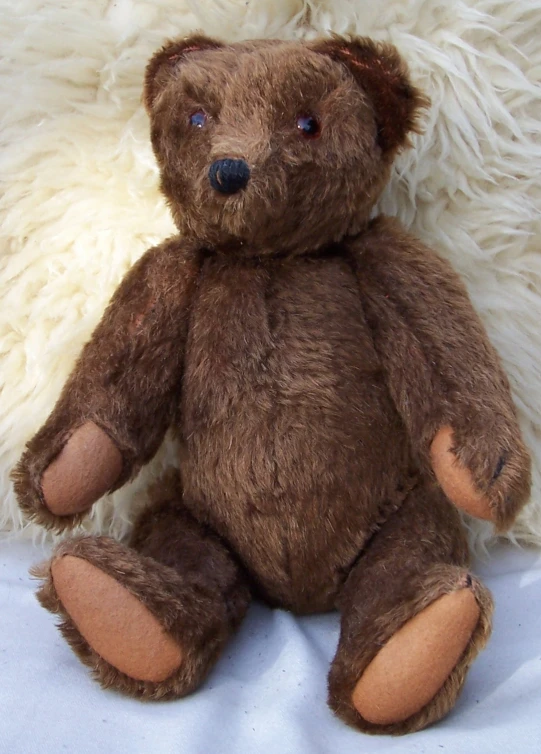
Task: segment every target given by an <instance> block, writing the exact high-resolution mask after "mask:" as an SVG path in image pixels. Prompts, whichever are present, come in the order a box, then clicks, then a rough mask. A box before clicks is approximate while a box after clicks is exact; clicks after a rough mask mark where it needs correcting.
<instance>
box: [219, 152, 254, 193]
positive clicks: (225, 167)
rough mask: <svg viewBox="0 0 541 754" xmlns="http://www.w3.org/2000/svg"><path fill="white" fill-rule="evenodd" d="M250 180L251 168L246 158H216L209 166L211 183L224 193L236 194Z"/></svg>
mask: <svg viewBox="0 0 541 754" xmlns="http://www.w3.org/2000/svg"><path fill="white" fill-rule="evenodd" d="M249 180H250V168H249V167H248V164H247V163H246V162H245V160H232V159H229V158H227V159H224V160H216V161H215V162H213V163H212V165H211V166H210V168H209V181H210V185H211V186H212V188H213V189H215V190H216V191H220V193H222V194H236V193H237V191H240V190H241V189H243V188H245V186H246V184H247V183H248V181H249Z"/></svg>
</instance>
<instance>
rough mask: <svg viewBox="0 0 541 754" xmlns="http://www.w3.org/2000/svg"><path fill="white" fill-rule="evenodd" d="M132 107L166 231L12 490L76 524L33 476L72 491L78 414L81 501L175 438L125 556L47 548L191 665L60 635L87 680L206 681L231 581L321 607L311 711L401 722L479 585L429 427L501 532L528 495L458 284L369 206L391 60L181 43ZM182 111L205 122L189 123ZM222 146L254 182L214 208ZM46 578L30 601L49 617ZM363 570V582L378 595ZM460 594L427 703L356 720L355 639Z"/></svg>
mask: <svg viewBox="0 0 541 754" xmlns="http://www.w3.org/2000/svg"><path fill="white" fill-rule="evenodd" d="M144 99H145V103H146V106H147V108H148V110H149V114H150V119H151V126H152V130H151V133H152V143H153V146H154V150H155V153H156V157H157V160H158V163H159V165H160V168H161V174H162V189H163V192H164V194H165V196H166V199H167V201H168V203H169V205H170V207H171V210H172V214H173V217H174V219H175V221H176V223H177V226H178V229H179V231H180V235H179V236H177V237H174V238H172V239H170V240H168V241H166V242H164V243H163V244H161V245H160V246H158V247H155V248H153V249H151V250H150V251H149V252H147V253H146V254H145V255H144V256H143V257H142V259H141V260H140V261H139V262H138V263H137V264H136V265H135V266H134V267H133V269H132V270H131V271H130V272H129V273H128V275H127V276H126V278H125V279H124V281H123V283H122V284H121V285H120V287H119V289H118V290H117V292H116V294H115V295H114V297H113V299H112V301H111V304H110V306H109V307H108V309H107V311H106V312H105V315H104V317H103V319H102V321H101V323H100V324H99V325H98V327H97V328H96V330H95V332H94V334H93V336H92V338H91V340H90V341H89V342H88V343H87V345H86V346H85V348H84V349H83V352H82V354H81V356H80V358H79V360H78V362H77V364H76V366H75V369H74V371H73V373H72V375H71V377H70V379H69V380H68V382H67V384H66V386H65V387H64V390H63V392H62V395H61V397H60V399H59V401H58V403H57V405H56V407H55V409H54V411H53V412H52V414H51V416H50V418H49V419H48V421H47V422H46V424H45V425H44V427H43V428H42V429H41V430H40V432H38V434H37V435H36V436H35V437H34V438H33V439H32V440H31V441H30V443H29V444H28V448H27V450H26V452H25V454H24V456H23V458H22V459H21V461H20V463H19V464H18V466H17V468H16V470H15V473H14V480H15V490H16V493H17V495H18V497H19V500H20V503H21V506H22V507H23V510H24V511H25V513H26V514H27V515H28V516H29V517H30V518H32V519H33V520H34V521H37V522H39V523H42V524H43V525H44V526H47V527H50V528H53V529H57V530H61V529H63V528H65V527H67V526H72V525H74V524H76V523H77V522H78V520H79V518H80V515H81V513H80V501H78V500H77V492H76V490H75V492H74V493H73V510H74V511H75V513H74V515H71V516H70V515H63V516H57V515H54V513H53V512H52V510H50V508H49V507H48V498H47V495H46V494H45V493H44V489H45V487H44V483H43V480H44V478H45V477H44V474H45V473H46V470H47V469H48V468H49V467H50V466H51V464H56V469H57V470H56V474H55V478H56V479H57V480H58V484H59V485H62V479H63V476H62V475H63V472H64V474H65V479H66V484H67V483H68V481H69V484H71V480H68V477H69V468H67V465H66V461H65V458H66V455H63V454H65V449H66V448H67V447H68V446H69V444H70V442H71V441H72V438H73V437H74V435H75V433H77V431H78V430H80V428H81V427H83V426H85V425H88V424H89V423H91V424H94V425H96V427H97V428H98V437H99V436H100V433H101V437H102V438H103V439H104V441H105V442H106V445H107V447H108V446H109V445H108V444H109V443H110V441H112V442H113V444H114V446H115V447H116V451H115V452H119V453H120V454H121V456H122V468H121V471H120V473H119V475H118V478H117V479H116V481H115V482H114V484H113V486H112V488H111V487H110V484H109V483H108V482H104V485H103V489H102V490H99V489H98V488H97V487H95V486H93V488H92V489H96V495H95V497H96V499H98V498H99V496H100V494H101V493H105V492H107V491H111V490H114V489H117V488H119V487H120V486H122V485H123V484H125V483H126V482H127V481H128V480H129V479H130V478H131V477H133V475H135V474H136V473H137V472H138V470H139V469H140V468H141V466H142V465H143V464H144V463H146V462H148V461H149V460H150V459H151V458H152V456H153V455H154V454H155V453H156V451H157V450H158V447H159V445H160V443H161V442H162V440H163V437H164V435H165V432H166V431H167V430H168V429H169V428H171V430H172V432H173V434H174V435H175V436H176V438H177V440H178V443H179V446H180V470H181V485H179V487H178V492H177V494H176V496H175V497H174V501H173V502H169V504H168V505H167V506H166V507H165V508H164V507H163V504H162V503H161V502H159V503H157V504H156V506H158V507H156V508H151V509H150V511H149V512H148V513H147V514H146V516H144V517H143V519H142V520H141V521H140V522H139V524H137V525H136V527H135V530H134V539H133V541H132V547H131V548H126V547H125V546H123V545H120V544H114V543H111V541H110V540H107V539H105V540H103V539H99V538H98V539H96V538H88V539H82V540H77V539H75V540H71V541H69V542H68V543H67V544H64V545H62V547H61V549H60V550H59V551H58V552H57V553H56V554H55V556H54V558H57V557H62V555H65V554H67V553H69V554H71V555H75V556H76V557H83V558H85V559H87V560H88V562H89V563H91V564H93V565H95V566H96V567H97V568H100V569H102V570H104V571H105V572H106V573H109V574H110V575H112V576H114V577H115V578H117V580H118V581H119V582H120V583H121V584H122V585H123V586H124V587H125V588H126V589H128V590H129V591H130V592H131V593H132V594H134V595H136V596H137V597H139V599H141V601H143V602H144V603H145V604H146V605H147V607H149V609H150V610H151V612H153V613H154V615H155V616H156V617H157V618H158V619H159V620H160V621H161V624H162V626H163V627H164V629H166V630H167V631H169V633H170V634H171V635H173V636H176V635H178V641H179V644H180V645H181V646H182V648H183V649H184V648H185V647H186V646H188V657H189V660H187V661H186V663H183V665H182V666H181V668H180V669H179V672H178V674H177V675H175V676H173V677H172V678H170V679H169V680H168V681H165V682H162V683H161V684H158V685H157V686H154V687H152V688H150V687H149V686H148V685H147V684H141V683H140V682H137V683H135V685H134V683H132V681H133V679H127V678H126V677H124V676H122V674H118V673H117V675H115V671H114V668H113V669H112V668H111V667H110V666H108V665H104V661H102V660H101V658H97V657H96V653H94V652H93V650H92V648H91V647H90V646H89V645H88V643H87V642H85V641H84V640H83V639H82V637H79V636H78V632H77V628H76V626H75V625H74V624H73V623H72V622H71V621H70V619H69V616H67V615H64V616H63V617H64V628H63V630H64V633H65V635H66V636H67V638H68V640H69V641H70V643H71V644H72V646H74V648H75V650H76V651H77V652H78V653H79V655H80V656H81V657H82V658H83V659H84V661H85V662H87V663H90V664H92V665H93V666H94V667H95V669H96V672H97V675H98V677H99V678H100V680H102V682H104V683H106V684H107V685H116V686H117V687H118V688H122V689H124V690H127V691H129V692H130V693H134V694H136V695H138V696H140V697H142V698H146V697H149V696H150V697H154V698H162V697H171V696H178V695H182V694H184V693H187V691H190V690H193V688H194V687H195V686H196V685H197V684H198V683H199V682H200V681H201V680H202V678H203V677H204V674H205V673H206V672H207V671H208V669H209V667H210V665H211V663H212V661H213V660H214V659H215V658H216V656H217V654H218V652H219V650H220V649H221V648H222V647H223V644H224V642H225V639H226V638H227V636H228V635H229V634H230V633H231V631H232V630H233V629H234V628H235V627H236V626H237V625H238V623H239V621H240V619H241V618H242V615H243V613H244V611H245V610H246V607H247V601H248V597H247V594H248V591H247V590H248V586H249V587H250V590H251V592H252V593H254V594H257V595H258V596H260V597H263V598H264V599H266V600H267V601H269V602H270V603H272V604H275V605H279V606H282V607H285V608H288V609H291V610H293V611H295V612H297V613H310V612H315V611H323V610H330V609H333V608H334V607H336V606H338V607H339V608H340V609H341V611H342V620H343V627H344V632H343V637H342V639H341V643H340V645H339V650H338V655H337V660H336V663H335V665H334V666H333V669H332V671H331V677H330V703H331V706H332V707H333V709H335V711H336V712H337V713H338V714H340V715H341V716H342V717H343V718H344V719H345V720H346V721H347V722H350V723H351V724H354V725H356V726H357V727H358V728H360V729H361V730H366V731H367V732H390V733H404V732H408V731H412V730H417V729H419V728H420V727H423V726H424V725H426V724H428V723H429V722H432V721H434V720H436V719H438V718H439V717H441V715H442V714H445V712H447V711H448V710H449V709H450V707H451V706H452V704H453V703H454V700H455V698H456V696H457V694H458V692H459V691H460V689H461V687H462V684H463V682H464V679H465V673H466V670H467V668H468V667H469V665H470V664H471V662H472V660H473V658H474V656H475V655H476V653H477V652H478V651H479V649H480V648H481V647H482V645H483V644H484V641H485V640H486V638H487V635H488V633H489V629H490V598H489V597H488V595H487V593H486V590H485V589H484V588H483V587H482V586H481V585H480V584H478V582H474V581H473V580H472V578H471V577H470V576H469V575H468V574H467V572H466V571H465V570H464V565H465V563H466V561H467V546H466V542H465V537H464V533H463V530H462V526H461V524H460V521H459V517H458V514H457V513H456V511H455V510H454V509H453V507H452V505H451V502H452V501H451V502H450V501H449V500H447V499H446V498H445V496H444V495H443V494H442V493H441V491H440V490H439V488H438V484H437V480H436V479H435V477H434V474H433V472H432V470H431V466H430V445H431V443H432V441H433V439H434V437H435V435H436V433H437V432H438V431H439V430H440V429H441V428H442V427H445V426H451V427H452V428H453V431H454V447H453V452H454V453H455V454H456V458H457V459H458V462H459V463H460V464H461V465H462V466H464V467H465V468H467V469H468V470H469V472H470V473H471V477H472V484H473V485H474V486H475V488H476V489H478V490H480V491H482V492H483V493H484V494H485V496H486V498H487V500H488V506H489V510H490V514H491V515H492V517H493V518H494V521H495V522H496V524H497V525H498V526H499V527H501V528H505V527H507V526H509V525H510V524H511V523H512V522H513V520H514V518H515V516H516V515H517V513H518V511H519V510H520V509H521V507H522V506H523V505H524V503H525V502H526V500H527V498H528V495H529V488H530V459H529V456H528V453H527V451H526V449H525V447H524V444H523V442H522V439H521V434H520V430H519V427H518V422H517V417H516V411H515V409H514V406H513V403H512V399H511V395H510V389H509V383H508V381H507V378H506V377H505V375H504V372H503V370H502V367H501V364H500V362H499V359H498V357H497V355H496V352H495V351H494V349H493V348H492V346H491V345H490V343H489V341H488V338H487V336H486V333H485V332H484V329H483V327H482V325H481V323H480V320H479V318H478V317H477V315H476V314H475V312H474V310H473V307H472V305H471V303H470V301H469V298H468V295H467V293H466V290H465V288H464V286H463V284H462V283H461V282H460V281H459V279H458V277H457V276H456V274H455V273H454V272H453V271H452V269H451V268H450V266H449V265H448V264H447V263H445V262H443V261H442V260H441V259H439V257H438V256H437V255H436V254H435V253H434V252H432V251H431V250H429V249H428V248H426V247H425V246H423V245H422V244H421V243H420V242H418V241H417V240H416V239H415V238H413V237H412V236H410V235H409V234H408V233H407V232H406V231H405V230H403V229H402V227H401V226H400V225H399V224H398V223H397V222H396V221H394V220H390V219H388V218H386V217H383V216H380V217H377V218H375V219H371V213H372V211H373V207H374V205H375V203H376V201H377V199H378V198H379V196H380V194H381V192H382V191H383V189H384V186H385V184H386V182H387V181H388V178H389V175H390V170H391V165H392V162H393V159H394V157H395V155H396V153H397V151H398V150H399V149H401V148H404V147H405V146H406V145H407V143H408V134H409V133H410V132H411V130H412V129H415V128H416V123H417V115H418V113H419V110H420V109H421V108H422V107H424V106H425V105H426V100H425V99H424V97H423V96H422V95H421V93H420V92H419V91H418V90H417V89H416V88H415V87H414V86H413V85H412V84H411V82H410V80H409V76H408V73H407V69H406V67H405V64H404V63H403V62H402V61H401V60H400V58H399V56H398V54H397V52H396V50H395V49H394V48H393V47H391V46H389V45H385V44H380V43H375V42H373V41H372V40H369V39H361V38H357V39H353V40H349V39H343V38H340V37H335V38H334V39H332V40H316V41H313V42H308V43H288V42H278V41H263V42H251V43H241V44H239V45H222V44H221V43H219V42H217V41H216V40H208V39H206V38H204V37H201V36H200V35H199V36H195V37H191V38H188V39H186V40H182V41H177V42H171V43H168V44H167V45H166V46H165V47H164V48H163V49H162V50H161V51H159V52H158V53H157V55H156V56H155V57H154V58H153V60H152V61H151V63H150V64H149V67H148V69H147V77H146V81H145V95H144ZM201 109H204V110H205V111H206V113H207V115H208V122H207V124H206V125H205V126H204V127H203V128H198V127H194V126H193V125H191V124H190V114H191V113H193V112H194V111H198V110H201ZM307 113H308V114H314V115H315V116H316V117H317V118H318V120H319V122H320V124H321V135H320V136H319V137H318V138H316V139H306V138H305V137H304V136H303V135H302V133H300V132H299V130H298V129H297V127H296V118H297V117H298V115H299V114H307ZM398 116H400V117H398ZM223 157H235V158H242V159H245V160H246V161H247V162H248V163H249V166H250V171H251V176H250V180H249V183H248V185H247V186H246V188H245V189H243V190H242V191H241V192H239V193H238V194H234V195H232V196H229V195H228V196H225V197H224V196H223V195H222V194H219V193H218V192H215V191H214V190H213V189H212V187H211V185H210V183H209V180H208V170H209V167H210V165H211V164H212V163H213V161H214V160H217V159H221V158H223ZM81 453H82V459H83V461H85V460H86V462H87V463H88V464H92V463H93V461H94V460H95V458H96V457H97V456H95V455H93V454H92V453H91V450H90V449H86V450H85V449H84V448H83V449H82V451H81ZM85 453H86V455H85ZM63 464H64V465H63ZM99 473H100V470H99V468H96V469H95V474H96V477H97V478H98V479H99ZM186 511H188V512H189V513H187V512H186ZM192 517H193V519H192ZM410 523H411V528H410V526H409V524H410ZM380 553H383V555H384V557H386V558H388V562H383V564H382V563H381V561H380V558H381V557H382V555H381V554H380ZM372 557H373V558H374V562H372ZM389 562H390V563H391V565H389ZM239 569H240V570H239ZM372 569H373V570H372ZM147 573H148V580H147V579H146V574H147ZM408 573H409V574H410V578H409V579H408V581H407V588H406V586H405V585H404V583H403V582H402V579H403V578H404V577H405V575H406V574H408ZM45 578H46V584H45V586H44V588H43V591H42V600H43V602H44V604H45V605H46V606H48V607H49V609H52V610H54V611H57V612H60V614H63V607H62V605H60V604H59V601H58V599H57V598H56V595H55V591H54V583H53V582H52V580H50V579H49V577H48V576H47V575H45ZM367 578H369V582H368V584H369V588H373V585H374V584H377V583H378V582H379V581H381V582H382V585H381V587H380V588H377V589H376V590H375V592H374V595H373V596H372V597H370V596H368V595H367V594H366V593H363V588H366V587H363V584H364V582H365V579H367ZM192 582H193V583H194V586H193V587H192ZM352 584H354V585H355V586H354V588H352V586H351V585H352ZM348 585H349V586H348ZM81 588H84V585H81ZM459 588H469V589H471V590H472V592H473V594H474V596H475V598H476V600H477V602H478V604H479V608H480V616H481V617H480V619H479V623H478V625H477V627H476V629H475V631H474V632H473V634H472V636H471V638H470V641H469V644H468V645H467V647H466V648H465V650H464V655H463V657H462V658H461V660H460V661H459V663H458V665H457V666H456V667H455V668H454V670H453V671H452V673H451V675H450V676H449V678H448V679H447V681H446V682H445V683H444V685H443V686H442V688H441V690H440V691H439V692H438V694H437V695H436V696H435V697H434V699H433V700H431V701H430V702H429V703H428V704H427V705H426V706H424V707H423V709H421V710H419V711H418V713H416V714H415V715H413V716H412V717H410V718H408V719H407V720H405V721H402V720H401V721H399V722H397V723H396V724H393V725H380V726H374V725H371V724H367V723H366V721H363V720H362V719H361V718H360V716H359V715H356V716H355V714H353V715H352V714H351V709H352V707H351V700H350V696H351V684H352V681H354V680H355V679H358V678H359V677H360V676H361V675H362V672H363V670H364V669H365V667H366V666H367V663H368V662H369V661H370V660H371V659H372V657H373V656H374V654H375V651H376V646H375V644H374V643H373V642H372V643H370V644H369V645H367V638H368V637H373V636H374V631H375V632H376V633H375V636H376V637H377V636H380V637H381V641H385V640H386V639H388V638H389V637H390V636H391V635H392V634H393V633H394V632H395V631H397V629H398V628H399V627H400V626H401V625H403V623H404V622H406V621H407V620H408V619H409V618H412V617H413V616H414V615H415V614H417V613H418V612H419V611H420V610H422V609H423V608H424V607H426V606H427V605H428V604H430V603H431V602H433V601H434V600H435V599H436V598H437V597H439V596H441V595H442V594H445V593H448V592H449V591H452V590H453V589H459ZM194 590H195V591H194ZM372 603H373V604H372ZM104 609H106V606H104ZM64 612H65V611H64ZM199 632H201V633H199ZM121 640H122V637H121V636H120V637H119V641H121Z"/></svg>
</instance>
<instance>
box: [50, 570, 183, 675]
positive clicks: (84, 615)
mask: <svg viewBox="0 0 541 754" xmlns="http://www.w3.org/2000/svg"><path fill="white" fill-rule="evenodd" d="M51 574H52V578H53V582H54V586H55V589H56V593H57V595H58V598H59V599H60V601H61V603H62V605H63V606H64V609H65V610H66V612H67V613H68V614H69V616H70V618H71V619H72V621H73V623H74V624H75V626H76V627H77V629H78V630H79V631H80V633H81V634H82V636H83V638H84V639H86V641H87V642H88V644H90V646H91V647H92V649H93V650H94V651H95V652H96V653H97V654H98V655H100V657H102V658H103V659H104V660H105V661H106V662H108V663H109V664H110V665H113V666H114V667H115V668H117V669H118V670H120V671H121V672H122V673H125V674H126V675H128V676H130V678H134V679H136V680H138V681H151V682H153V683H158V682H160V681H164V680H166V679H167V678H169V676H171V675H172V674H173V673H174V672H175V670H177V669H178V667H179V666H180V663H181V662H182V651H181V649H180V647H179V646H178V644H177V643H176V642H175V641H174V640H173V638H172V637H171V636H169V635H168V634H167V633H166V632H165V630H164V629H163V628H162V626H161V625H160V623H159V621H158V619H157V618H155V617H154V616H153V615H152V613H151V612H150V611H149V610H148V609H147V608H146V607H145V606H144V605H143V604H142V603H141V602H140V601H139V600H138V599H137V597H135V596H134V595H133V594H131V592H129V591H128V590H127V589H126V588H125V587H123V586H122V585H121V584H120V583H119V582H118V581H116V579H114V578H113V577H112V576H109V575H108V574H106V573H104V572H103V571H101V570H100V569H99V568H97V567H96V566H94V565H92V564H91V563H89V562H88V561H86V560H83V559H82V558H78V557H75V556H73V555H64V556H63V557H60V558H58V559H56V560H54V561H53V563H52V566H51Z"/></svg>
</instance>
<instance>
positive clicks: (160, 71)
mask: <svg viewBox="0 0 541 754" xmlns="http://www.w3.org/2000/svg"><path fill="white" fill-rule="evenodd" d="M220 47H223V43H222V42H219V41H218V40H216V39H211V38H210V37H206V36H204V35H203V34H193V35H192V36H189V37H185V38H184V39H177V40H173V41H171V42H168V43H167V44H165V45H164V46H163V47H162V48H161V50H158V52H156V53H155V54H154V55H153V56H152V58H151V59H150V61H149V63H148V65H147V67H146V71H145V84H144V91H143V101H144V103H145V107H146V109H147V111H148V112H150V111H151V110H152V107H153V105H154V103H155V101H156V98H157V97H158V95H159V94H160V92H161V91H162V90H163V89H164V87H165V86H166V84H167V82H168V81H169V79H170V78H171V75H172V74H173V73H174V72H175V70H177V68H178V65H179V63H180V62H181V61H182V59H183V58H184V57H186V56H188V55H190V53H193V52H202V51H203V50H217V49H218V48H220Z"/></svg>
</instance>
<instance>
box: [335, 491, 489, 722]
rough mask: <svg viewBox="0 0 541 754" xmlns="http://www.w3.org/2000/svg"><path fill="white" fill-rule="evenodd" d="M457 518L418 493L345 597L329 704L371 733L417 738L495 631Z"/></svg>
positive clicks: (433, 494)
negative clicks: (472, 572) (471, 571)
mask: <svg viewBox="0 0 541 754" xmlns="http://www.w3.org/2000/svg"><path fill="white" fill-rule="evenodd" d="M468 561H469V554H468V547H467V542H466V538H465V533H464V531H463V527H462V524H461V522H460V519H459V516H458V513H457V511H456V510H455V509H454V506H452V505H451V503H449V502H448V501H447V499H446V498H445V497H444V495H443V493H442V492H441V491H440V490H438V489H435V488H434V487H429V486H428V485H427V486H419V487H418V488H416V489H414V490H413V491H412V492H411V493H410V496H409V497H408V498H407V500H406V501H405V502H404V504H403V506H402V508H401V509H400V510H399V511H398V512H397V513H395V514H394V515H393V517H392V518H391V519H390V520H389V521H388V522H387V523H386V524H384V526H383V527H382V528H381V529H380V531H379V532H378V533H377V534H375V535H374V537H373V538H372V540H371V541H370V543H369V544H368V546H367V548H366V550H365V551H364V552H363V553H362V555H361V556H360V558H359V560H358V561H357V563H356V564H355V565H354V567H353V568H352V570H351V572H350V574H349V576H348V579H347V580H346V583H345V585H344V587H343V590H342V592H341V594H340V596H339V602H338V607H339V609H340V610H341V613H342V625H341V634H340V641H339V644H338V650H337V653H336V656H335V658H334V661H333V663H332V666H331V670H330V673H329V705H330V707H331V708H332V709H333V711H334V712H335V713H336V714H337V715H338V716H339V717H341V718H342V719H343V720H345V721H346V722H347V723H349V724H350V725H353V726H355V727H357V728H359V729H360V730H362V731H364V732H366V733H387V734H402V733H409V732H413V731H416V730H420V729H422V728H424V727H426V726H427V725H429V724H430V723H432V722H434V721H436V720H439V719H440V718H442V717H443V716H444V715H445V714H447V712H449V710H450V709H451V708H452V707H453V705H454V703H455V701H456V699H457V697H458V694H459V692H460V691H461V689H462V686H463V684H464V681H465V678H466V674H467V671H468V669H469V667H470V665H471V664H472V662H473V660H474V658H475V657H476V655H477V654H478V652H479V651H480V650H481V649H482V648H483V646H484V645H485V643H486V641H487V639H488V637H489V635H490V630H491V615H492V600H491V597H490V593H489V592H488V590H487V589H486V588H485V587H484V586H483V585H482V584H481V583H480V581H479V580H478V579H476V578H475V577H474V576H473V575H472V574H471V573H470V572H469V570H468Z"/></svg>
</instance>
